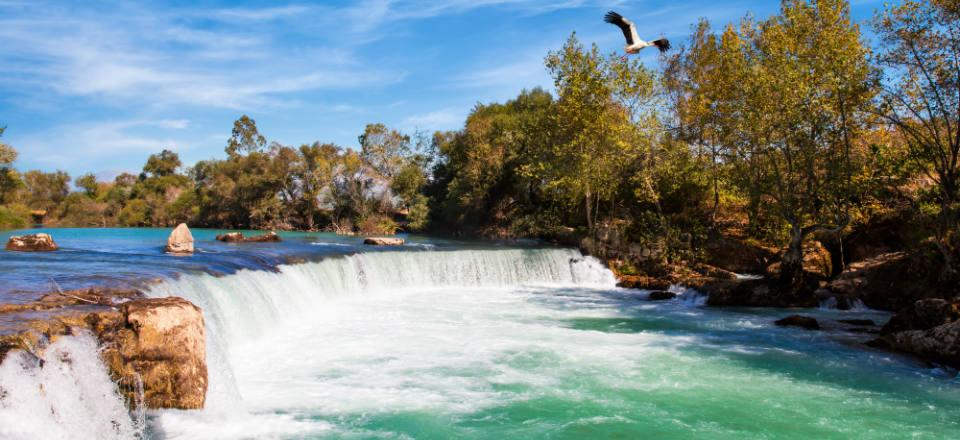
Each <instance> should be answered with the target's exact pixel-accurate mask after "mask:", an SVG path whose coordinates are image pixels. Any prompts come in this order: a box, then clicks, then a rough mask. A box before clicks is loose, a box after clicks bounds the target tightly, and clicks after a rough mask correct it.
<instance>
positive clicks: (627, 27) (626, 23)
mask: <svg viewBox="0 0 960 440" xmlns="http://www.w3.org/2000/svg"><path fill="white" fill-rule="evenodd" d="M603 21H605V22H607V23H610V24H612V25H616V26H617V27H618V28H620V30H621V31H623V37H624V38H626V39H627V45H628V46H630V45H633V44H634V43H636V42H637V41H638V40H639V39H640V38H639V37H637V28H636V27H634V26H633V22H631V21H630V20H627V19H626V18H624V17H623V16H622V15H620V14H618V13H616V12H613V11H610V12H607V15H604V16H603Z"/></svg>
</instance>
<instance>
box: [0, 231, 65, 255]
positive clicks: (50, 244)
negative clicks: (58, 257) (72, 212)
mask: <svg viewBox="0 0 960 440" xmlns="http://www.w3.org/2000/svg"><path fill="white" fill-rule="evenodd" d="M6 249H7V250H8V251H17V252H52V251H55V250H57V249H59V247H58V246H57V243H56V242H54V241H53V237H51V236H50V234H42V233H41V234H32V235H19V236H13V237H10V240H8V241H7V247H6Z"/></svg>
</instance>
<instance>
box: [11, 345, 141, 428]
mask: <svg viewBox="0 0 960 440" xmlns="http://www.w3.org/2000/svg"><path fill="white" fill-rule="evenodd" d="M41 356H42V358H43V361H44V365H43V368H41V367H40V359H39V358H37V357H36V356H34V355H33V354H30V353H26V352H22V351H13V352H11V353H9V354H8V356H7V358H6V359H4V361H3V364H0V438H2V439H11V440H13V439H18V440H19V439H23V440H35V439H48V440H56V439H78V440H82V439H91V440H101V439H130V438H136V437H138V436H139V432H138V427H137V426H136V425H135V423H134V422H133V421H132V420H131V418H130V416H129V414H128V413H127V408H126V407H125V406H124V402H123V399H122V398H121V397H120V395H119V394H118V393H117V387H116V385H115V384H114V383H113V382H112V381H111V380H110V376H109V375H108V374H107V370H106V368H105V367H104V365H103V363H102V362H101V360H100V358H99V356H98V354H97V343H96V341H95V340H94V338H93V336H91V335H89V334H81V335H78V336H66V337H62V338H60V339H59V340H57V341H56V342H55V343H53V344H51V345H50V346H48V347H46V349H45V350H44V351H43V353H42V354H41Z"/></svg>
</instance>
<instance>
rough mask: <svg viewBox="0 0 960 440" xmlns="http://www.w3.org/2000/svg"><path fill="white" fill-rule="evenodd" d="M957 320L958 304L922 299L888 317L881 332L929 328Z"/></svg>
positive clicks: (958, 315) (959, 309)
mask: <svg viewBox="0 0 960 440" xmlns="http://www.w3.org/2000/svg"><path fill="white" fill-rule="evenodd" d="M957 320H960V304H958V303H951V302H948V301H946V300H942V299H922V300H919V301H916V302H914V303H913V305H912V306H910V307H906V308H904V309H903V310H901V311H900V313H897V314H896V315H895V316H894V317H893V318H890V321H888V322H887V324H886V325H884V326H883V333H884V334H892V333H897V332H903V331H909V330H929V329H932V328H934V327H937V326H940V325H943V324H949V323H951V322H954V321H957Z"/></svg>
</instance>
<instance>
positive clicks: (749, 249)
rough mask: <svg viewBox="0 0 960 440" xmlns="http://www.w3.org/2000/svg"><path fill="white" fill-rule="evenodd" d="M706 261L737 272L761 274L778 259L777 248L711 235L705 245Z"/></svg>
mask: <svg viewBox="0 0 960 440" xmlns="http://www.w3.org/2000/svg"><path fill="white" fill-rule="evenodd" d="M704 250H705V251H706V252H705V253H706V262H707V263H708V264H710V265H713V266H716V267H719V268H721V269H725V270H729V271H732V272H736V273H752V274H760V273H763V271H764V270H765V269H766V267H767V266H768V265H769V264H770V263H771V262H773V261H774V259H776V250H775V249H768V248H765V247H761V246H756V245H752V244H749V243H747V242H746V241H743V240H738V239H736V238H732V237H722V236H716V237H711V238H710V239H709V240H708V241H707V243H706V244H705V245H704Z"/></svg>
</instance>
